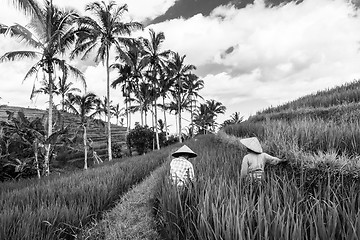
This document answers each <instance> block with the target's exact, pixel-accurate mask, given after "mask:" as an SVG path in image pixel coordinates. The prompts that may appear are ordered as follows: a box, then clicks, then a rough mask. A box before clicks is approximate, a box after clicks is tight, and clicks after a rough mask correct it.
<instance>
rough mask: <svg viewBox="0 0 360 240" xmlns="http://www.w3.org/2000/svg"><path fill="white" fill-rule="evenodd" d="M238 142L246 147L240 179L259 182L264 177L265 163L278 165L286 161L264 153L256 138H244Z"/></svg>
mask: <svg viewBox="0 0 360 240" xmlns="http://www.w3.org/2000/svg"><path fill="white" fill-rule="evenodd" d="M240 142H241V143H242V144H243V145H244V146H245V147H246V149H247V151H248V154H246V155H245V156H244V158H243V161H242V165H241V173H240V177H241V178H245V177H246V176H249V177H250V178H251V179H253V180H261V179H263V177H264V168H265V164H266V163H270V164H278V163H279V162H283V161H286V160H282V159H279V158H277V157H273V156H271V155H269V154H267V153H264V152H263V150H262V148H261V145H260V142H259V140H258V139H257V138H256V137H251V138H244V139H241V140H240Z"/></svg>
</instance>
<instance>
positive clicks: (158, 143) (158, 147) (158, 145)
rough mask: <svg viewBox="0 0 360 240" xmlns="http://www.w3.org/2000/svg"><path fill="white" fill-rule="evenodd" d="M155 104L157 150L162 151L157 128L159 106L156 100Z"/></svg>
mask: <svg viewBox="0 0 360 240" xmlns="http://www.w3.org/2000/svg"><path fill="white" fill-rule="evenodd" d="M154 102H155V114H154V116H155V135H156V149H158V150H159V149H160V142H159V130H158V127H157V106H156V104H157V103H156V99H155V100H154Z"/></svg>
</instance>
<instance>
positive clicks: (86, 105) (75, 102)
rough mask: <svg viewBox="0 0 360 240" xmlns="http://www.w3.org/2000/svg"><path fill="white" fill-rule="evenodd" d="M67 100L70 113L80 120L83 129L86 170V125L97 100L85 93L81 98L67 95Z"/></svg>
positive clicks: (92, 114)
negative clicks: (69, 103)
mask: <svg viewBox="0 0 360 240" xmlns="http://www.w3.org/2000/svg"><path fill="white" fill-rule="evenodd" d="M69 100H70V102H71V103H72V104H71V105H69V107H70V111H71V112H72V113H74V114H76V115H78V116H80V119H81V127H82V128H83V144H84V169H85V170H87V169H88V163H87V154H88V147H87V141H88V140H87V125H88V118H92V117H93V116H94V112H92V111H93V110H94V108H95V105H96V102H97V100H98V98H97V97H96V95H95V94H94V93H86V94H85V95H83V96H80V95H73V94H69Z"/></svg>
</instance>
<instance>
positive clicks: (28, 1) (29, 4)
mask: <svg viewBox="0 0 360 240" xmlns="http://www.w3.org/2000/svg"><path fill="white" fill-rule="evenodd" d="M12 3H13V5H14V6H15V7H16V8H18V9H20V10H21V11H23V12H24V13H25V15H30V16H33V17H35V18H37V19H43V15H44V14H43V12H42V10H41V7H40V5H39V4H38V3H37V1H35V0H12ZM43 25H45V22H43Z"/></svg>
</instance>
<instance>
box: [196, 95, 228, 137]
mask: <svg viewBox="0 0 360 240" xmlns="http://www.w3.org/2000/svg"><path fill="white" fill-rule="evenodd" d="M225 111H226V107H225V106H224V105H223V104H222V103H221V102H217V101H215V100H213V99H211V100H206V102H205V103H204V104H200V107H199V108H198V110H197V112H196V113H195V119H194V122H195V123H196V124H197V125H198V126H200V128H201V129H199V132H200V133H206V131H207V130H208V129H211V130H212V131H214V130H215V129H214V128H215V124H216V117H217V116H218V114H223V113H225Z"/></svg>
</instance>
